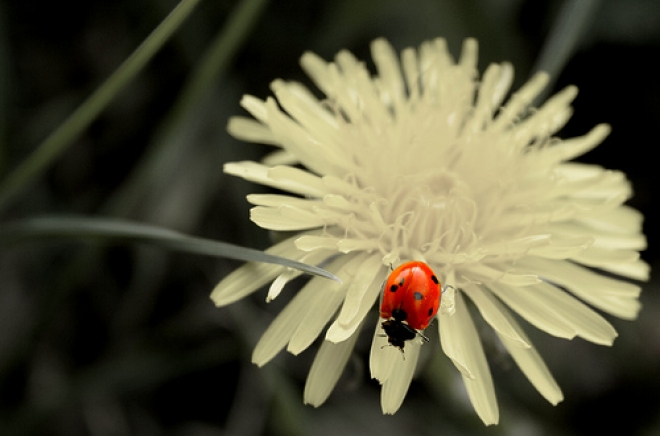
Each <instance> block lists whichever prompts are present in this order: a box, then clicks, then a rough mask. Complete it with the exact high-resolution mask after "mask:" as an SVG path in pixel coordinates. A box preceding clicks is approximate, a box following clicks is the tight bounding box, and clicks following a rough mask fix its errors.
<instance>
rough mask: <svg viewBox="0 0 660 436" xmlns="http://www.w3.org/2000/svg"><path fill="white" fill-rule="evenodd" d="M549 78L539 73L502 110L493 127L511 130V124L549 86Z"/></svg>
mask: <svg viewBox="0 0 660 436" xmlns="http://www.w3.org/2000/svg"><path fill="white" fill-rule="evenodd" d="M548 81H549V77H548V75H547V74H545V73H537V74H536V75H534V77H532V78H531V79H530V80H529V81H528V82H527V83H525V85H523V87H522V88H520V89H519V90H518V91H517V92H515V93H514V94H513V95H512V96H511V98H510V99H509V101H508V102H507V103H506V105H505V106H504V107H503V108H502V110H501V111H500V113H499V114H498V116H497V118H495V122H494V123H493V125H492V126H491V128H492V129H494V130H502V129H506V128H509V127H510V126H511V124H512V123H513V122H514V121H515V120H516V119H517V118H518V117H519V116H520V115H521V114H522V113H523V111H524V110H525V109H526V108H527V107H528V106H529V105H530V103H531V102H532V101H533V100H534V98H535V97H536V96H537V95H539V93H540V92H541V91H542V90H543V88H545V86H546V85H547V84H548Z"/></svg>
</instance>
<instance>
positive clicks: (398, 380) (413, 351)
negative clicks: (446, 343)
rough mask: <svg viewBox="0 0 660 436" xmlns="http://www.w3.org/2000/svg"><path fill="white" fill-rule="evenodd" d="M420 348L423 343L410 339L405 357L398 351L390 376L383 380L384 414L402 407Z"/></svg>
mask: <svg viewBox="0 0 660 436" xmlns="http://www.w3.org/2000/svg"><path fill="white" fill-rule="evenodd" d="M420 348H421V344H418V343H416V342H414V341H408V343H407V344H406V347H405V350H404V352H405V357H404V355H403V354H401V353H398V354H399V355H398V356H396V357H395V358H394V359H393V360H394V362H393V367H392V371H391V372H390V376H389V377H388V378H387V380H385V381H384V382H383V386H382V387H381V390H380V407H381V408H382V410H383V413H384V414H386V415H392V414H394V413H396V411H397V410H399V407H401V404H402V403H403V399H404V398H405V397H406V394H407V393H408V388H409V387H410V382H411V381H412V378H413V375H414V374H415V368H416V367H417V359H418V358H419V350H420ZM397 351H398V350H397Z"/></svg>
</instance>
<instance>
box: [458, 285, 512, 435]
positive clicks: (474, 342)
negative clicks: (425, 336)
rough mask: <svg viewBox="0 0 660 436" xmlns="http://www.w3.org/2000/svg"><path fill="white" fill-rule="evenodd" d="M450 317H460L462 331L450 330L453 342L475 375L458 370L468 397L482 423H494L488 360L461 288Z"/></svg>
mask: <svg viewBox="0 0 660 436" xmlns="http://www.w3.org/2000/svg"><path fill="white" fill-rule="evenodd" d="M451 317H457V318H460V319H461V321H460V325H461V327H462V329H461V331H455V330H454V331H451V332H449V334H451V335H455V336H457V339H456V343H457V345H458V347H459V348H461V349H462V350H463V356H464V358H465V361H466V363H467V365H468V367H469V368H470V370H471V371H472V375H473V376H474V377H468V376H466V375H465V374H464V373H461V375H462V376H463V383H465V388H466V389H467V392H468V396H469V397H470V401H471V402H472V405H473V406H474V410H475V411H476V412H477V415H479V418H481V420H482V421H483V422H484V424H486V425H493V424H497V423H498V422H499V415H500V413H499V407H498V405H497V398H496V397H495V387H494V386H493V378H492V376H491V374H490V369H489V368H488V362H487V361H486V355H485V354H484V350H483V348H482V346H481V340H480V339H479V335H478V334H477V329H476V328H475V326H474V323H473V322H472V317H471V316H470V313H469V311H468V309H467V307H466V305H465V301H463V296H462V295H461V294H460V292H459V293H457V294H456V313H455V314H454V315H451Z"/></svg>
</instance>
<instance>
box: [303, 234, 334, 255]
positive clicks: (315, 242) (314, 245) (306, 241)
mask: <svg viewBox="0 0 660 436" xmlns="http://www.w3.org/2000/svg"><path fill="white" fill-rule="evenodd" d="M340 240H341V239H339V238H335V237H334V236H312V235H303V236H301V237H299V238H297V239H296V248H297V249H298V250H302V251H313V250H319V249H328V250H332V249H336V248H337V243H338V242H339V241H340Z"/></svg>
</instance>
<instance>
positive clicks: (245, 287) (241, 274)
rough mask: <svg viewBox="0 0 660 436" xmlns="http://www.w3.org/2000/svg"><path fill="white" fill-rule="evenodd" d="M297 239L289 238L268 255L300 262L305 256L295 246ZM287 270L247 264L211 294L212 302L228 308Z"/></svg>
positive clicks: (268, 251) (223, 281) (272, 249)
mask: <svg viewBox="0 0 660 436" xmlns="http://www.w3.org/2000/svg"><path fill="white" fill-rule="evenodd" d="M294 239H295V238H289V239H286V240H284V241H282V242H280V243H279V244H277V245H274V246H272V247H270V248H269V249H268V250H266V253H269V254H274V255H276V256H282V257H288V258H289V259H293V260H298V259H300V258H302V257H303V256H304V252H302V251H299V250H297V249H296V247H295V246H294V244H293V242H294ZM285 269H286V268H285V267H282V266H280V265H274V264H269V263H254V262H250V263H246V264H245V265H243V266H241V267H239V268H238V269H236V270H235V271H233V272H232V273H230V274H229V275H228V276H227V277H225V278H224V279H223V280H222V281H221V282H220V283H218V284H217V285H216V287H215V288H214V289H213V291H212V292H211V300H213V302H214V303H215V305H216V306H226V305H228V304H231V303H233V302H235V301H237V300H240V299H241V298H244V297H246V296H248V295H250V294H251V293H253V292H254V291H256V290H257V289H259V288H260V287H262V286H263V285H265V284H266V283H268V282H269V281H271V280H273V279H274V278H275V277H276V276H277V275H278V274H280V273H281V272H282V271H284V270H285Z"/></svg>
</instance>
